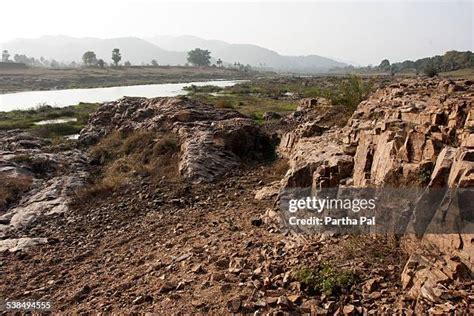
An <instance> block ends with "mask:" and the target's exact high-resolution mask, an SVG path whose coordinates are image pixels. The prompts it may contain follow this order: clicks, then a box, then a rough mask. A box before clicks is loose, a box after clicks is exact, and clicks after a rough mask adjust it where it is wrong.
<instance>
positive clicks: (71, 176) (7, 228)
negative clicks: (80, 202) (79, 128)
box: [0, 131, 88, 249]
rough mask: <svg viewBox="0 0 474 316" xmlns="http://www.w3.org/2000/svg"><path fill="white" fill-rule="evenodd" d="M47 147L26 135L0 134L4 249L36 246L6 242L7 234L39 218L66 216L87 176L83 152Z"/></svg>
mask: <svg viewBox="0 0 474 316" xmlns="http://www.w3.org/2000/svg"><path fill="white" fill-rule="evenodd" d="M48 145H50V143H49V142H48V141H47V140H44V139H40V138H36V137H34V136H32V135H30V134H28V133H21V132H19V131H8V132H1V133H0V149H1V150H0V178H2V180H3V187H2V189H3V190H2V191H1V194H0V195H1V196H0V198H2V200H3V201H2V202H3V204H2V205H0V208H1V209H0V211H1V216H0V236H1V237H2V238H5V240H3V241H2V245H3V246H5V247H7V246H8V247H7V248H8V249H10V248H12V249H20V248H24V247H23V246H21V245H30V244H36V242H34V240H31V242H29V241H27V239H24V240H23V239H22V240H21V242H19V243H17V242H16V241H15V240H17V239H15V238H13V239H10V232H12V231H15V230H19V229H23V228H25V227H27V226H28V225H29V224H31V223H33V222H34V221H35V220H37V219H38V218H40V217H41V216H45V215H50V214H54V213H66V212H67V211H68V209H69V207H68V204H69V202H70V200H71V197H72V196H74V192H75V191H76V190H77V189H78V188H80V187H81V186H83V185H84V184H85V181H86V179H87V177H88V171H87V157H86V155H85V154H84V153H82V152H81V151H79V150H77V149H71V150H66V151H58V152H55V151H50V150H49V147H48ZM24 238H27V237H24ZM38 240H39V239H38ZM3 246H2V247H3ZM10 246H11V247H10ZM20 246H21V247H20ZM26 248H27V247H26Z"/></svg>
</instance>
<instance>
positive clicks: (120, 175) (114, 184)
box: [73, 131, 180, 203]
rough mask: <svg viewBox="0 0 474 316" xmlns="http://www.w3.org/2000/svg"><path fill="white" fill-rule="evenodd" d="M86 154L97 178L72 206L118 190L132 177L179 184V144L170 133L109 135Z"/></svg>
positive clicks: (149, 132) (79, 194) (150, 132)
mask: <svg viewBox="0 0 474 316" xmlns="http://www.w3.org/2000/svg"><path fill="white" fill-rule="evenodd" d="M90 154H91V157H92V159H93V161H94V162H95V163H96V164H97V165H98V169H99V172H98V175H97V176H96V178H95V179H93V181H92V183H91V185H89V186H88V187H86V188H84V189H82V190H80V191H79V192H76V199H75V201H74V202H73V203H81V201H82V202H85V201H87V200H88V199H90V198H97V197H100V196H101V195H103V194H107V193H110V192H113V191H115V190H118V189H120V188H122V187H124V186H125V185H127V183H130V182H131V181H133V180H134V179H135V178H140V177H149V178H150V179H151V180H152V181H158V180H160V179H162V178H166V179H167V181H171V182H178V181H180V175H179V171H178V164H177V161H178V159H179V157H178V154H179V142H178V140H177V139H176V138H175V137H174V136H173V135H171V134H164V133H157V132H152V131H136V132H132V133H131V134H127V135H124V134H121V133H119V132H113V133H111V134H109V135H108V136H107V137H105V138H104V139H102V141H100V142H99V143H98V144H97V145H95V146H94V147H92V148H91V150H90Z"/></svg>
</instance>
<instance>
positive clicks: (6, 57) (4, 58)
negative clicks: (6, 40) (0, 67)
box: [2, 49, 10, 63]
mask: <svg viewBox="0 0 474 316" xmlns="http://www.w3.org/2000/svg"><path fill="white" fill-rule="evenodd" d="M9 58H10V53H8V51H7V50H6V49H5V50H4V51H3V52H2V61H3V62H4V63H8V62H9Z"/></svg>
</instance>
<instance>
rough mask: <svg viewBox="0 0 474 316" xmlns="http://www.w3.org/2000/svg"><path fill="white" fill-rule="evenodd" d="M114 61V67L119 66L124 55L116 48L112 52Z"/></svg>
mask: <svg viewBox="0 0 474 316" xmlns="http://www.w3.org/2000/svg"><path fill="white" fill-rule="evenodd" d="M112 60H113V61H114V65H115V66H118V64H119V62H120V61H121V60H122V55H121V54H120V49H118V48H114V49H113V50H112Z"/></svg>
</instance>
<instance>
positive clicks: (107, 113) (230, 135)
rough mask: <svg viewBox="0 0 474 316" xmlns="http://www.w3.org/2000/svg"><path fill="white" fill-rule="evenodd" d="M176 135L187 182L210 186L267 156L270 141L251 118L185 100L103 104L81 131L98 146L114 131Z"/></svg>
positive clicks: (82, 139) (83, 139)
mask: <svg viewBox="0 0 474 316" xmlns="http://www.w3.org/2000/svg"><path fill="white" fill-rule="evenodd" d="M138 129H144V130H152V131H165V132H171V133H174V134H175V135H177V136H178V138H179V140H180V144H181V153H180V161H179V163H178V164H179V170H180V173H181V174H182V175H183V177H184V178H186V179H188V180H191V181H195V182H199V181H206V182H210V181H212V180H214V179H215V178H217V177H219V176H222V175H223V174H225V173H227V172H229V171H232V169H234V168H236V167H238V166H239V164H240V161H241V158H246V157H250V158H252V156H259V155H264V154H265V151H266V150H268V149H269V145H270V144H269V141H268V139H267V137H266V136H265V135H263V134H262V133H261V132H260V128H259V126H258V125H257V124H255V123H254V122H253V121H252V120H251V119H250V118H248V117H246V116H244V115H242V114H240V113H239V112H237V111H233V110H228V109H218V108H214V107H213V106H212V105H208V104H203V103H199V102H194V101H191V100H188V99H186V98H155V99H146V98H122V99H120V100H118V101H116V102H110V103H106V104H104V105H103V106H102V107H101V108H100V109H99V110H98V111H97V112H96V113H95V114H94V115H92V117H91V118H90V120H89V123H88V125H87V126H86V127H85V128H84V129H83V130H82V132H81V135H80V137H79V141H80V142H82V143H84V144H93V143H95V142H97V141H99V140H100V138H102V137H103V136H105V135H107V134H108V133H110V132H111V131H113V130H119V131H123V132H129V131H133V130H138Z"/></svg>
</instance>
